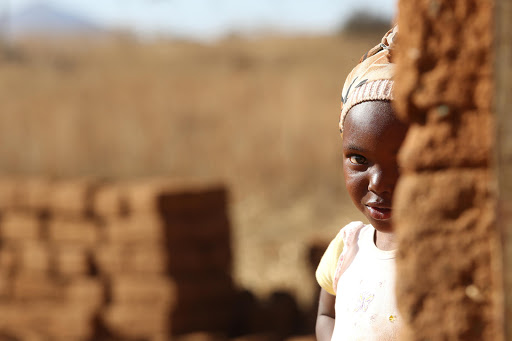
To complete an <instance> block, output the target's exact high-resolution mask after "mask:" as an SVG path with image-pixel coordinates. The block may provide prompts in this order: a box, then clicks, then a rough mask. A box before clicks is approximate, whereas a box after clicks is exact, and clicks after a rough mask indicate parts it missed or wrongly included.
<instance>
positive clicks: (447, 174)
mask: <svg viewBox="0 0 512 341" xmlns="http://www.w3.org/2000/svg"><path fill="white" fill-rule="evenodd" d="M493 6H494V3H493V1H490V0H483V1H482V0H429V1H426V0H425V1H401V2H400V4H399V19H398V23H399V25H400V34H401V36H400V41H399V51H398V54H397V60H396V62H397V64H398V65H399V69H398V74H397V84H398V86H397V89H396V103H397V111H398V112H399V114H400V115H401V116H402V117H403V118H404V119H406V120H408V121H409V122H411V124H412V125H411V128H410V131H409V134H408V136H407V138H406V141H405V143H404V146H403V148H402V150H401V152H400V156H399V159H400V162H401V164H402V166H403V176H402V178H401V181H400V183H399V185H398V188H397V193H396V207H397V214H396V229H397V234H398V238H399V243H400V251H399V253H398V259H397V267H398V274H399V275H398V276H399V278H398V280H397V283H398V287H397V294H398V300H399V308H400V311H401V313H402V316H403V319H404V324H405V327H404V329H403V331H402V336H401V339H402V340H500V339H501V337H502V331H501V326H500V324H499V309H500V308H499V306H500V302H499V294H500V286H501V282H500V276H499V271H498V269H499V257H498V256H497V254H496V253H495V252H496V250H497V249H498V245H499V240H498V233H497V230H496V229H495V224H496V214H495V207H496V193H495V187H494V181H495V178H494V174H493V170H492V169H491V167H492V160H493V158H492V156H493V145H494V136H493V123H494V122H493V120H494V116H493V114H492V105H493V100H494V98H493V91H494V82H493V52H492V51H493V26H494V24H493V9H494V7H493Z"/></svg>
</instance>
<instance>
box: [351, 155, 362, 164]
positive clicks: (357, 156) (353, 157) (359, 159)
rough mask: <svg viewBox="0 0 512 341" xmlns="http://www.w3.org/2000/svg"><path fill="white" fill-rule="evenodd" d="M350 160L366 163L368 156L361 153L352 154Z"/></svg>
mask: <svg viewBox="0 0 512 341" xmlns="http://www.w3.org/2000/svg"><path fill="white" fill-rule="evenodd" d="M349 160H350V162H352V163H353V164H355V165H364V164H365V163H366V158H365V157H364V156H361V155H351V156H349Z"/></svg>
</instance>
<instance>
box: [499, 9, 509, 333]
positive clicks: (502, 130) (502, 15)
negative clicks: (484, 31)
mask: <svg viewBox="0 0 512 341" xmlns="http://www.w3.org/2000/svg"><path fill="white" fill-rule="evenodd" d="M495 13H496V23H497V25H496V67H495V68H496V114H497V115H496V119H497V123H496V133H497V138H496V141H497V142H498V143H497V146H496V147H497V148H496V160H497V172H496V174H497V177H498V190H499V197H498V198H499V201H498V227H499V230H500V232H501V237H502V238H501V240H502V250H503V252H502V256H503V258H502V259H503V279H504V281H503V284H504V290H503V292H504V297H503V299H504V300H503V301H504V307H503V308H504V309H503V311H504V316H503V321H505V322H507V321H512V295H511V293H512V228H511V226H510V223H511V222H512V181H511V180H510V179H512V134H511V132H512V120H511V119H510V107H511V106H512V98H511V96H510V94H511V93H512V21H511V20H510V18H512V3H511V2H510V1H505V0H496V10H495ZM505 339H506V340H511V339H512V323H505Z"/></svg>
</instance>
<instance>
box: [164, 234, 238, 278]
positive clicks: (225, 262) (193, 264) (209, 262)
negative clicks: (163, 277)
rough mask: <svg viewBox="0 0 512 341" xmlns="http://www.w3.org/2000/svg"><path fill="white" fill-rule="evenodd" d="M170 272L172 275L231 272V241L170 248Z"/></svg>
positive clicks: (190, 244)
mask: <svg viewBox="0 0 512 341" xmlns="http://www.w3.org/2000/svg"><path fill="white" fill-rule="evenodd" d="M168 252H169V272H170V273H171V274H172V275H178V274H190V273H207V272H225V273H228V272H230V270H231V259H232V257H231V246H230V245H229V241H223V242H220V243H212V242H209V241H197V242H187V243H182V245H181V246H177V245H176V246H169V250H168Z"/></svg>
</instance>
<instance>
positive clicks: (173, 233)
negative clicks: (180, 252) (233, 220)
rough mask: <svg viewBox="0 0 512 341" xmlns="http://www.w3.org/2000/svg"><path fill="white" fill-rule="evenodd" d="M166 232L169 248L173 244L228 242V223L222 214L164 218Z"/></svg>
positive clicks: (211, 213)
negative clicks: (206, 241)
mask: <svg viewBox="0 0 512 341" xmlns="http://www.w3.org/2000/svg"><path fill="white" fill-rule="evenodd" d="M165 224H166V231H167V235H168V241H169V245H170V247H172V246H173V245H174V243H177V244H182V243H183V242H187V241H193V242H195V241H198V240H208V241H210V242H220V241H229V240H230V230H231V227H230V223H229V219H228V217H227V215H225V214H224V213H222V212H210V214H206V213H201V214H197V215H196V216H188V217H173V216H169V217H167V216H166V217H165Z"/></svg>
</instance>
